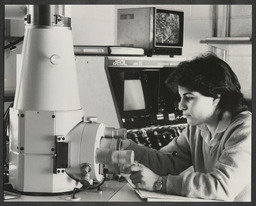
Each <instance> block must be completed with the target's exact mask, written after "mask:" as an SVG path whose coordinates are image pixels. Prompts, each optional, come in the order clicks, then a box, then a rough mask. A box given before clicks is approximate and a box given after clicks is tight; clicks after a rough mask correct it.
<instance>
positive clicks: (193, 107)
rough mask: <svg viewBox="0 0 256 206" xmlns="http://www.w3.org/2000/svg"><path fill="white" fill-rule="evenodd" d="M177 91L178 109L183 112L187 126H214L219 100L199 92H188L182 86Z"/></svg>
mask: <svg viewBox="0 0 256 206" xmlns="http://www.w3.org/2000/svg"><path fill="white" fill-rule="evenodd" d="M178 91H179V95H180V97H181V100H180V102H179V109H180V110H182V111H183V115H184V116H185V117H186V118H187V122H188V124H190V125H200V124H203V123H204V124H209V125H211V124H214V122H215V121H216V112H215V111H216V108H217V104H218V102H219V99H214V98H212V97H207V96H203V95H202V94H201V93H199V92H196V91H190V90H188V89H187V88H185V87H182V86H178Z"/></svg>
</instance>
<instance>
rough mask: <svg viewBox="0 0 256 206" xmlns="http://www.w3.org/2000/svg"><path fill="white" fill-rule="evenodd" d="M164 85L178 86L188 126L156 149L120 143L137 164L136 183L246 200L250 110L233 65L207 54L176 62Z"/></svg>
mask: <svg viewBox="0 0 256 206" xmlns="http://www.w3.org/2000/svg"><path fill="white" fill-rule="evenodd" d="M166 84H167V86H168V88H170V89H171V90H173V88H176V89H177V90H178V93H179V96H180V102H179V109H180V110H182V111H183V115H184V116H185V117H186V118H187V123H188V126H187V128H186V129H184V131H183V132H182V134H181V135H180V136H179V137H177V138H175V139H174V140H173V141H171V142H170V143H169V144H168V145H167V146H165V147H163V148H162V149H161V150H160V151H156V150H152V149H150V148H147V147H144V146H139V145H137V144H136V143H134V142H132V141H130V140H124V141H123V145H124V148H125V149H127V150H134V152H135V160H137V161H138V162H139V164H138V165H132V166H131V167H130V168H129V169H130V170H131V175H130V179H131V180H132V182H133V183H134V185H135V186H136V187H137V188H140V189H145V190H149V191H158V192H162V193H169V194H175V195H182V196H188V197H194V198H205V199H216V200H229V201H250V198H251V197H250V195H251V192H250V191H251V190H250V189H251V113H250V112H249V111H248V107H247V106H246V102H245V100H244V98H243V95H242V93H241V91H240V89H241V87H240V84H239V82H238V79H237V77H236V75H235V74H234V72H233V71H232V69H231V68H230V67H229V65H228V64H227V63H225V62H224V61H222V60H221V59H219V58H218V57H216V56H215V55H213V54H207V55H205V56H200V57H197V58H195V59H193V60H191V61H185V62H182V63H180V64H179V65H178V67H177V68H176V69H175V71H174V72H173V73H172V74H171V75H170V76H169V77H168V79H167V80H166ZM173 151H176V152H177V153H178V155H177V156H174V155H172V154H173ZM191 166H192V167H191ZM189 167H190V168H193V170H191V169H188V168H189ZM187 169H188V170H187Z"/></svg>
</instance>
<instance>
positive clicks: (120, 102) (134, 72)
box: [109, 68, 176, 129]
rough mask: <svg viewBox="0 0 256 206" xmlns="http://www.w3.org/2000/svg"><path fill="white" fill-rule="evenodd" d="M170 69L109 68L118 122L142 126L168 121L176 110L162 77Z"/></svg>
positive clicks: (125, 124) (164, 77) (126, 126)
mask: <svg viewBox="0 0 256 206" xmlns="http://www.w3.org/2000/svg"><path fill="white" fill-rule="evenodd" d="M170 71H171V69H167V68H166V69H163V68H162V69H154V68H147V69H141V68H132V69H131V68H109V75H110V80H111V84H112V88H113V97H114V99H115V102H116V104H117V108H118V111H119V114H120V117H121V119H122V124H123V125H122V126H123V127H125V128H127V129H130V128H142V127H146V126H152V125H165V124H169V123H170V121H171V120H172V119H170V114H173V115H174V113H175V112H176V110H175V108H176V106H175V99H174V96H173V95H171V94H170V92H169V91H168V89H167V87H166V85H165V83H164V81H165V79H166V78H167V76H168V74H169V73H170Z"/></svg>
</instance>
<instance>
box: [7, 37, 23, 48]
mask: <svg viewBox="0 0 256 206" xmlns="http://www.w3.org/2000/svg"><path fill="white" fill-rule="evenodd" d="M23 40H24V36H22V37H20V38H18V39H17V40H15V41H14V42H10V43H9V44H7V45H6V46H4V49H9V48H12V47H15V45H16V44H18V43H20V42H22V41H23Z"/></svg>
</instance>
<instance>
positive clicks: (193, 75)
mask: <svg viewBox="0 0 256 206" xmlns="http://www.w3.org/2000/svg"><path fill="white" fill-rule="evenodd" d="M165 83H166V85H167V87H168V88H169V89H170V90H171V91H172V92H175V91H176V92H177V86H178V85H179V86H182V87H186V88H187V89H189V90H191V91H197V92H199V93H201V94H202V95H204V96H208V97H213V98H218V97H219V96H220V102H219V104H218V112H219V118H222V115H223V113H224V112H225V111H229V112H231V114H232V115H235V114H237V113H240V112H242V111H245V110H248V107H247V105H246V101H245V99H244V97H243V94H242V93H241V91H240V90H241V86H240V83H239V81H238V79H237V76H236V75H235V73H234V72H233V71H232V69H231V68H230V66H229V65H228V64H227V63H226V62H224V61H223V60H221V59H220V58H218V57H217V56H216V55H214V54H212V53H208V54H205V55H201V56H198V57H196V58H195V59H193V60H190V61H184V62H181V63H180V64H179V65H178V66H177V67H176V68H175V70H174V71H173V72H172V73H171V74H170V75H169V77H168V78H167V79H166V82H165Z"/></svg>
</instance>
